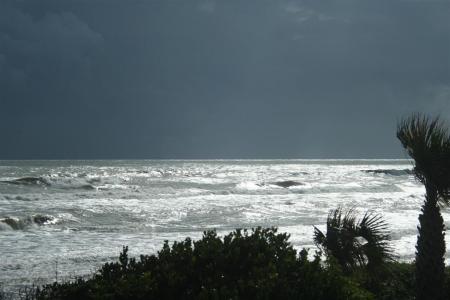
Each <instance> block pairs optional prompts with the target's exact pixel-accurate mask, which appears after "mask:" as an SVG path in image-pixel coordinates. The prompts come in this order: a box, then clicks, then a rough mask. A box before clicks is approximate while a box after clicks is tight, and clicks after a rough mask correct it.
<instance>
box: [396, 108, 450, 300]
mask: <svg viewBox="0 0 450 300" xmlns="http://www.w3.org/2000/svg"><path fill="white" fill-rule="evenodd" d="M397 137H398V139H399V140H400V142H401V143H402V145H403V147H404V148H405V149H406V151H407V153H408V155H409V156H410V157H411V158H412V159H414V163H415V166H414V170H413V171H414V174H415V176H416V178H417V179H418V180H419V181H420V182H421V183H423V184H424V186H425V190H426V196H425V201H424V204H423V206H422V213H421V214H420V216H419V224H420V225H419V227H418V230H419V236H418V238H417V245H416V250H417V251H416V263H415V266H416V282H415V290H416V299H418V300H422V299H423V300H439V299H446V298H445V294H444V292H443V291H444V286H445V273H444V269H445V264H444V255H445V240H444V238H445V237H444V234H445V227H444V220H443V218H442V215H441V212H440V207H439V205H440V204H447V205H448V204H449V200H450V134H449V132H448V130H447V128H445V127H444V126H443V124H442V122H441V121H440V120H439V118H435V119H430V118H428V117H426V116H423V115H420V114H417V115H413V116H411V117H410V118H407V119H405V120H403V121H401V122H400V123H399V125H398V129H397Z"/></svg>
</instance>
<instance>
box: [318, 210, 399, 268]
mask: <svg viewBox="0 0 450 300" xmlns="http://www.w3.org/2000/svg"><path fill="white" fill-rule="evenodd" d="M389 239H390V238H389V232H388V230H387V224H386V223H385V222H384V220H383V219H382V217H381V216H380V215H378V214H376V213H373V212H366V213H365V214H364V216H363V217H362V218H361V219H360V220H358V221H357V220H356V216H355V214H354V211H353V210H348V211H347V212H346V213H345V214H343V212H342V209H341V208H338V209H336V210H333V211H331V212H330V213H329V215H328V218H327V231H326V233H325V234H324V233H323V232H322V231H320V230H319V229H318V228H317V227H314V243H315V244H316V246H318V247H319V248H320V249H321V250H323V251H324V252H325V254H326V255H327V256H328V257H334V258H335V259H336V260H337V262H338V263H339V264H340V265H341V267H342V269H343V271H344V272H345V273H347V274H349V273H351V272H352V271H354V270H356V269H358V268H361V267H364V268H367V269H368V270H375V269H376V268H378V267H380V266H381V265H382V264H383V263H384V262H387V261H393V260H394V256H393V253H392V249H391V248H390V246H389V244H388V241H389Z"/></svg>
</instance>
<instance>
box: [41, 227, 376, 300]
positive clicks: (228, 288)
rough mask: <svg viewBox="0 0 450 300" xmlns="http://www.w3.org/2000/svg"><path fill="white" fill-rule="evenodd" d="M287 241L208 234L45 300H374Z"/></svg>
mask: <svg viewBox="0 0 450 300" xmlns="http://www.w3.org/2000/svg"><path fill="white" fill-rule="evenodd" d="M288 239H289V235H288V234H285V233H283V234H280V233H277V230H276V229H275V228H272V229H261V228H257V229H254V230H252V231H251V232H249V231H247V230H236V231H234V232H231V233H230V234H228V235H226V236H225V237H224V238H223V239H221V238H219V237H218V236H217V234H216V232H215V231H207V232H205V233H204V236H203V238H202V239H201V240H199V241H195V242H193V241H191V240H190V239H189V238H187V239H185V240H184V241H182V242H175V243H174V244H173V245H172V246H169V244H168V242H167V241H166V242H165V244H164V245H163V248H162V249H161V250H160V251H159V252H158V253H157V255H150V256H147V255H141V256H140V259H139V260H136V259H134V258H129V257H128V248H127V247H124V248H123V251H122V253H121V254H120V257H119V261H118V262H115V263H107V264H105V265H103V267H102V268H101V269H100V270H99V271H98V272H97V273H96V274H95V275H94V276H93V277H92V278H91V279H87V280H86V279H81V278H80V279H77V280H75V281H73V282H66V283H53V284H51V285H47V286H44V287H43V288H42V289H40V290H38V291H37V295H36V296H37V298H38V299H337V300H339V299H372V298H373V295H372V294H371V293H369V292H367V291H365V290H364V289H362V288H361V287H360V286H359V285H358V284H357V283H356V282H355V281H354V280H352V279H351V278H349V277H345V276H344V275H343V273H342V271H341V269H340V266H339V265H338V264H336V263H334V262H332V261H327V262H322V261H321V260H320V258H319V255H316V257H315V259H314V260H313V261H309V260H308V259H307V256H308V253H307V251H306V250H303V251H301V252H300V255H297V251H296V250H295V249H293V247H292V245H291V244H290V243H289V242H288Z"/></svg>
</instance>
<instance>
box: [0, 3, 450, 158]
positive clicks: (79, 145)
mask: <svg viewBox="0 0 450 300" xmlns="http://www.w3.org/2000/svg"><path fill="white" fill-rule="evenodd" d="M448 15H450V2H449V1H431V0H429V1H425V0H423V1H413V0H411V1H409V0H398V1H387V0H381V1H353V0H342V1H336V0H333V1H332V0H325V1H281V0H280V1H275V0H260V1H256V0H255V1H253V0H249V1H237V0H236V1H235V0H229V1H225V0H223V1H214V0H204V1H200V0H199V1H194V0H193V1H181V0H171V1H162V0H130V1H125V0H109V1H106V0H92V1H86V0H60V1H56V0H53V1H50V0H42V1H39V2H38V1H31V0H23V1H8V0H5V1H3V2H2V4H0V80H1V81H0V101H1V107H0V108H1V112H0V125H1V127H2V147H0V158H1V157H4V158H13V157H17V158H22V157H27V158H32V157H36V158H45V157H48V158H72V157H73V158H101V157H104V158H110V157H124V158H132V157H150V158H151V157H155V158H160V157H166V158H211V157H216V158H227V157H244V158H245V157H256V158H260V157H280V158H283V157H398V156H401V155H402V152H401V148H400V146H399V144H398V142H397V141H396V140H395V123H396V121H397V120H398V118H400V117H401V116H403V115H405V114H407V113H410V112H412V111H426V112H430V113H441V114H442V115H443V116H444V117H446V116H448V114H449V113H450V38H449V37H450V23H449V22H448Z"/></svg>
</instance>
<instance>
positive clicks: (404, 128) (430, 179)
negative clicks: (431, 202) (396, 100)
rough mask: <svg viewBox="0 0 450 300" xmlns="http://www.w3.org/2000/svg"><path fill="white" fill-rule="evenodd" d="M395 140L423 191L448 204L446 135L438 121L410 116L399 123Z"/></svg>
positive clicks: (449, 181) (449, 139)
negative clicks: (428, 189) (411, 162)
mask: <svg viewBox="0 0 450 300" xmlns="http://www.w3.org/2000/svg"><path fill="white" fill-rule="evenodd" d="M397 138H398V139H399V140H400V142H401V143H402V145H403V147H404V148H405V150H406V152H407V153H408V155H409V156H410V157H411V158H412V159H413V160H414V162H415V166H414V174H415V176H416V178H417V179H418V180H419V181H420V182H422V183H423V184H424V185H425V186H426V187H432V188H433V189H436V191H437V192H438V196H439V200H440V202H442V203H445V204H449V201H450V134H449V132H448V130H447V128H446V127H445V126H444V124H443V122H442V121H441V120H440V118H439V117H437V118H434V119H431V118H429V117H427V116H425V115H422V114H414V115H412V116H411V117H409V118H406V119H403V120H402V121H400V122H399V124H398V127H397Z"/></svg>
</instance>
